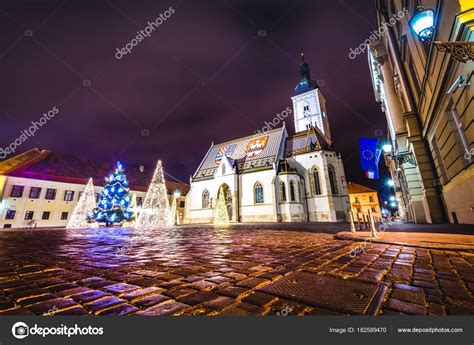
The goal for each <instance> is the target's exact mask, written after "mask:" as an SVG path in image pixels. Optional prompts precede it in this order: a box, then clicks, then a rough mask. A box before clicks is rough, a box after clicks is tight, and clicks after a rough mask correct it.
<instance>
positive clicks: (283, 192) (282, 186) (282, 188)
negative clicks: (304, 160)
mask: <svg viewBox="0 0 474 345" xmlns="http://www.w3.org/2000/svg"><path fill="white" fill-rule="evenodd" d="M280 194H281V201H286V185H285V182H282V183H280Z"/></svg>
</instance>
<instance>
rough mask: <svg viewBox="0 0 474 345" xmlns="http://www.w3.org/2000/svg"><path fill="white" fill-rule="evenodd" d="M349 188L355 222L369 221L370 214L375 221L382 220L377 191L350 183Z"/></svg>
mask: <svg viewBox="0 0 474 345" xmlns="http://www.w3.org/2000/svg"><path fill="white" fill-rule="evenodd" d="M347 188H348V189H349V200H350V203H351V211H352V215H353V217H354V221H356V222H357V220H363V219H364V217H365V219H368V218H367V217H368V216H369V212H370V213H371V214H372V216H373V217H374V219H375V220H380V219H382V210H381V209H380V204H379V197H378V195H377V191H375V190H373V189H371V188H369V187H366V186H362V185H360V184H357V183H353V182H348V183H347Z"/></svg>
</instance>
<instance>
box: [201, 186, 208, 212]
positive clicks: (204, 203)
mask: <svg viewBox="0 0 474 345" xmlns="http://www.w3.org/2000/svg"><path fill="white" fill-rule="evenodd" d="M202 208H209V192H208V191H207V189H204V192H202Z"/></svg>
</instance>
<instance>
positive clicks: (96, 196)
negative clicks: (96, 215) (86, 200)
mask: <svg viewBox="0 0 474 345" xmlns="http://www.w3.org/2000/svg"><path fill="white" fill-rule="evenodd" d="M99 200H100V193H95V203H96V204H98V203H99Z"/></svg>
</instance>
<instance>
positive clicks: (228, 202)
mask: <svg viewBox="0 0 474 345" xmlns="http://www.w3.org/2000/svg"><path fill="white" fill-rule="evenodd" d="M220 193H224V200H225V208H226V210H227V215H228V217H229V220H232V211H233V209H232V191H231V189H230V188H229V186H228V185H227V184H226V183H224V184H222V185H221V186H220V187H219V191H218V192H217V200H219V197H220Z"/></svg>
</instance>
